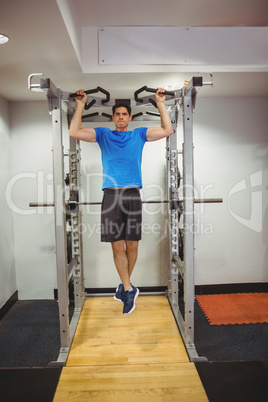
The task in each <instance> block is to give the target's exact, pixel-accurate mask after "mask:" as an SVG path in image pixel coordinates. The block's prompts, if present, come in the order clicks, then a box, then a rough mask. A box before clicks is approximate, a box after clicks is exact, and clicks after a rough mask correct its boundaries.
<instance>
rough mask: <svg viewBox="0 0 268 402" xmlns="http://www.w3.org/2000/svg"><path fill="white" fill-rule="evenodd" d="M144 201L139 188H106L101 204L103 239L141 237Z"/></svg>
mask: <svg viewBox="0 0 268 402" xmlns="http://www.w3.org/2000/svg"><path fill="white" fill-rule="evenodd" d="M141 221H142V202H141V197H140V191H139V188H136V187H129V188H119V189H113V188H106V189H104V194H103V199H102V206H101V241H102V242H115V241H119V240H134V241H139V240H140V239H141Z"/></svg>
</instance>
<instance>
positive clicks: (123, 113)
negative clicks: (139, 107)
mask: <svg viewBox="0 0 268 402" xmlns="http://www.w3.org/2000/svg"><path fill="white" fill-rule="evenodd" d="M131 119H132V116H130V115H129V114H128V111H127V108H125V107H118V108H116V109H115V113H114V115H113V122H114V124H115V129H116V130H117V131H127V129H128V123H129V122H130V121H131Z"/></svg>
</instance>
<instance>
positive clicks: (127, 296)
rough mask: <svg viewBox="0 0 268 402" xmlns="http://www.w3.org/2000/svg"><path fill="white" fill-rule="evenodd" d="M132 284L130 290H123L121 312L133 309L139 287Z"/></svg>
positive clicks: (126, 312)
mask: <svg viewBox="0 0 268 402" xmlns="http://www.w3.org/2000/svg"><path fill="white" fill-rule="evenodd" d="M131 286H132V290H128V291H127V292H124V308H123V314H130V313H132V311H133V310H134V309H135V300H136V299H137V297H138V295H139V292H140V291H139V289H138V288H135V286H133V285H131Z"/></svg>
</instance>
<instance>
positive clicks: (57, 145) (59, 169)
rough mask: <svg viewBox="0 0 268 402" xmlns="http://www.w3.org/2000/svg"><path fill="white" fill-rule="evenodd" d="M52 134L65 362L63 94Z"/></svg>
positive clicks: (53, 101)
mask: <svg viewBox="0 0 268 402" xmlns="http://www.w3.org/2000/svg"><path fill="white" fill-rule="evenodd" d="M49 102H50V111H51V115H52V134H53V177H54V183H53V186H54V202H55V208H54V214H55V237H56V250H57V252H56V264H57V282H58V305H59V319H60V343H61V349H60V356H61V357H60V358H59V360H62V361H65V358H66V354H67V353H68V351H69V348H70V330H69V305H68V304H69V303H68V302H67V301H68V300H69V291H68V262H67V240H66V211H65V187H64V148H63V138H62V102H61V91H60V90H59V89H58V93H57V97H50V98H49Z"/></svg>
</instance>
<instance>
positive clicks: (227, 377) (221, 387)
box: [0, 300, 268, 402]
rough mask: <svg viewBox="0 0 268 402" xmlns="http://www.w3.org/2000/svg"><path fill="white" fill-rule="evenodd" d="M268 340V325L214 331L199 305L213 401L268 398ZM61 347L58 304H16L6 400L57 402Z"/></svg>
mask: <svg viewBox="0 0 268 402" xmlns="http://www.w3.org/2000/svg"><path fill="white" fill-rule="evenodd" d="M72 309H73V307H72V306H70V315H71V314H72ZM267 339H268V324H254V325H253V324H252V325H234V326H217V327H216V326H210V325H209V323H208V321H207V319H206V317H205V316H204V314H203V312H202V311H201V309H200V308H199V306H198V304H197V303H196V305H195V344H196V348H197V351H198V354H199V355H200V356H206V357H207V359H208V362H207V363H196V368H197V370H198V373H199V376H200V378H201V381H202V383H203V386H204V388H205V391H206V393H207V396H208V398H209V401H212V402H213V401H215V402H221V401H224V402H226V401H228V402H232V401H235V402H239V401H243V402H247V401H249V402H253V401H254V402H262V401H266V400H267V399H268V348H267ZM59 348H60V339H59V321H58V306H57V302H56V301H53V300H49V301H46V300H41V301H40V300H39V301H18V302H17V303H15V305H14V306H13V307H12V308H11V309H10V311H9V312H8V313H7V314H6V315H5V317H4V318H3V319H2V320H1V321H0V367H1V368H0V386H1V400H3V401H4V402H9V401H10V402H11V401H15V400H16V401H22V400H27V401H28V402H31V401H35V402H36V401H39V402H42V401H44V402H50V401H52V400H53V396H54V393H55V390H56V387H57V384H58V380H59V377H60V373H61V368H59V367H53V366H51V365H50V362H51V361H55V360H56V359H57V356H58V351H59ZM2 398H3V399H2ZM193 402H194V401H193Z"/></svg>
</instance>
